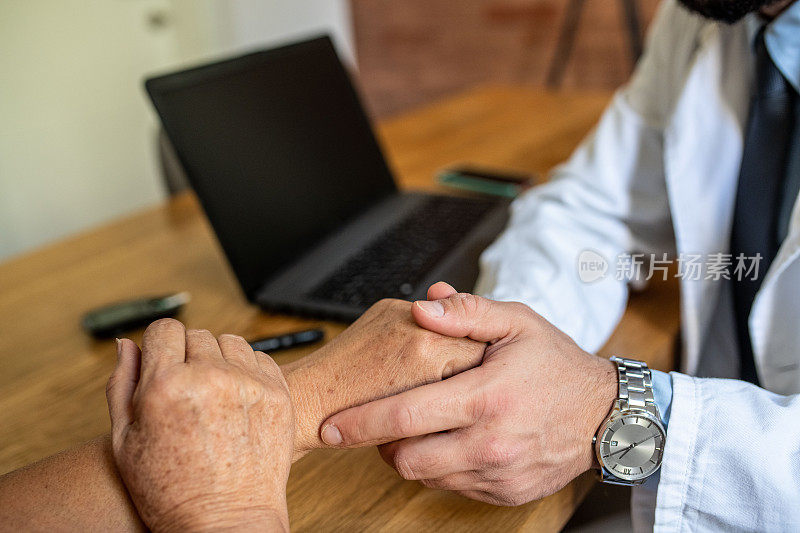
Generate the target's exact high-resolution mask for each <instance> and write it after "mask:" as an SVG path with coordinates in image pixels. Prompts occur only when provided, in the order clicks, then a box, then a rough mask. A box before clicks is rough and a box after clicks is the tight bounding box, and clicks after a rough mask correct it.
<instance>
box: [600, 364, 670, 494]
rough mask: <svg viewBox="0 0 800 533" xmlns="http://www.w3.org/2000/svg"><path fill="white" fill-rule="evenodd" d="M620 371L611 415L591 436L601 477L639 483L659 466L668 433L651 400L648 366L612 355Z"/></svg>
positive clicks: (610, 480) (613, 481)
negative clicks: (617, 389)
mask: <svg viewBox="0 0 800 533" xmlns="http://www.w3.org/2000/svg"><path fill="white" fill-rule="evenodd" d="M611 361H612V362H614V363H616V364H617V371H618V373H619V394H618V395H617V399H616V400H615V401H614V407H613V408H612V409H611V414H610V415H608V418H606V419H605V421H603V423H602V424H600V428H599V429H598V430H597V434H596V435H595V437H594V438H593V439H592V443H593V444H594V450H595V454H596V455H597V460H598V461H599V462H600V480H601V481H603V482H605V483H612V484H615V485H628V486H632V485H641V484H642V483H644V482H645V480H647V478H648V477H650V476H652V475H653V474H654V473H656V471H658V469H659V467H661V459H662V457H663V455H664V442H665V441H666V437H667V433H666V431H665V430H664V425H663V424H662V422H661V415H660V414H659V412H658V407H656V404H655V401H654V399H653V381H652V377H651V374H650V369H649V368H647V365H646V364H645V363H643V362H641V361H634V360H633V359H622V358H619V357H612V358H611Z"/></svg>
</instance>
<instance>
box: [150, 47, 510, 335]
mask: <svg viewBox="0 0 800 533" xmlns="http://www.w3.org/2000/svg"><path fill="white" fill-rule="evenodd" d="M146 88H147V92H148V93H149V95H150V97H151V98H152V100H153V103H154V105H155V108H156V110H157V112H158V114H159V115H160V117H161V120H162V123H163V126H164V130H165V131H166V134H167V136H168V137H169V139H170V141H171V142H172V144H173V146H174V147H175V151H176V153H177V155H178V158H179V159H180V162H181V164H182V165H183V167H184V169H185V171H186V175H187V177H188V179H189V182H190V183H191V185H192V187H193V188H194V190H195V191H196V193H197V195H198V197H199V199H200V202H201V203H202V205H203V208H204V210H205V212H206V214H207V215H208V218H209V220H210V221H211V224H212V225H213V227H214V230H215V231H216V234H217V237H218V238H219V240H220V243H221V244H222V247H223V249H224V250H225V253H226V255H227V257H228V260H229V261H230V264H231V266H232V267H233V270H234V272H235V273H236V276H237V278H238V280H239V283H240V284H241V286H242V289H243V290H244V292H245V294H246V295H247V297H248V299H249V300H250V301H253V302H256V303H257V304H259V305H260V306H262V307H263V308H264V309H266V310H271V311H279V312H289V313H295V314H301V315H306V316H314V317H320V318H334V319H340V320H346V321H351V320H354V319H355V318H357V317H358V316H359V315H360V314H361V313H362V312H364V310H366V309H367V308H368V307H369V306H370V305H371V304H373V303H375V302H376V301H378V300H379V299H381V298H387V297H390V298H403V299H419V298H424V297H425V293H426V289H427V288H428V286H429V285H430V284H431V283H433V282H436V281H438V280H446V281H448V282H450V283H452V284H453V285H454V286H455V287H456V288H458V289H459V290H465V291H468V290H471V289H472V285H473V284H474V282H475V278H476V277H477V272H478V256H479V254H480V252H481V251H482V250H483V249H484V248H485V247H486V246H487V245H488V244H489V243H490V242H491V241H492V240H493V239H494V238H495V236H496V235H497V234H498V233H499V232H500V230H501V229H502V228H503V226H504V225H505V222H506V217H507V206H508V204H507V201H503V200H497V199H493V198H482V197H481V198H477V197H476V198H470V197H454V196H439V195H431V194H423V193H416V192H410V193H408V192H400V191H398V190H397V187H396V185H395V182H394V179H393V178H392V173H391V171H390V170H389V168H388V166H387V164H386V161H385V159H384V157H383V155H382V154H381V150H380V147H379V146H378V143H377V141H376V139H375V136H374V134H373V132H372V129H371V126H370V123H369V120H368V119H367V116H366V114H365V113H364V110H363V108H362V106H361V104H360V102H359V99H358V96H357V94H356V91H355V90H354V88H353V85H352V83H351V81H350V78H349V76H348V73H347V71H346V70H345V68H344V66H343V65H342V63H341V62H340V60H339V58H338V57H337V55H336V51H335V50H334V47H333V44H332V42H331V40H330V39H329V38H328V37H321V38H317V39H313V40H310V41H304V42H300V43H296V44H292V45H289V46H284V47H281V48H276V49H273V50H266V51H260V52H255V53H251V54H247V55H244V56H241V57H237V58H233V59H229V60H225V61H221V62H217V63H213V64H209V65H205V66H201V67H199V68H193V69H190V70H186V71H183V72H177V73H174V74H169V75H166V76H160V77H156V78H152V79H149V80H147V82H146Z"/></svg>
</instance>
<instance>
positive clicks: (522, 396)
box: [322, 283, 617, 505]
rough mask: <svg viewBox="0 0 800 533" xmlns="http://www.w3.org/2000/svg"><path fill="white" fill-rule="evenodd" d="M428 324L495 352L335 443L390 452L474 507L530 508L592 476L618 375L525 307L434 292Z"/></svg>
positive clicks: (341, 430) (441, 289)
mask: <svg viewBox="0 0 800 533" xmlns="http://www.w3.org/2000/svg"><path fill="white" fill-rule="evenodd" d="M428 296H429V298H430V299H431V300H433V301H428V302H417V303H415V304H414V309H413V314H414V318H415V319H416V321H417V323H418V324H419V325H420V326H422V327H425V328H427V329H430V330H432V331H437V332H439V333H442V334H445V335H452V336H454V337H470V338H472V339H477V340H479V341H485V342H488V343H489V345H488V347H487V349H486V355H485V358H484V361H483V363H482V364H481V365H480V366H479V367H477V368H473V369H471V370H468V371H466V372H464V373H462V374H459V375H457V376H454V377H452V378H450V379H447V380H445V381H443V382H441V383H434V384H430V385H427V386H423V387H419V388H416V389H414V390H411V391H407V392H404V393H402V394H399V395H397V396H394V397H391V398H385V399H382V400H378V401H376V402H372V403H368V404H365V405H362V406H358V407H354V408H352V409H349V410H347V411H344V412H342V413H338V414H336V415H334V416H332V417H331V418H329V419H328V420H327V421H326V422H325V423H324V424H323V430H322V434H323V436H326V438H327V435H329V434H335V435H340V437H339V438H338V439H336V440H335V441H331V442H330V444H332V445H337V446H341V447H354V446H364V445H369V444H376V443H382V442H387V441H396V442H391V443H390V444H386V445H384V446H382V447H381V455H382V456H383V458H384V459H385V460H386V461H387V462H388V463H389V464H390V465H391V466H393V467H394V468H395V469H396V470H397V471H398V472H399V473H400V475H401V476H403V477H404V478H406V479H414V480H419V481H421V482H422V483H423V484H425V485H426V486H429V487H433V488H440V489H448V490H453V491H456V492H459V493H461V494H463V495H465V496H468V497H470V498H473V499H477V500H481V501H485V502H489V503H493V504H497V505H518V504H522V503H525V502H528V501H531V500H534V499H538V498H541V497H543V496H547V495H549V494H552V493H553V492H555V491H557V490H559V489H560V488H562V487H563V486H564V485H566V484H567V483H568V482H569V481H571V480H572V479H573V478H575V477H576V476H578V475H579V474H581V473H582V472H585V471H586V470H588V469H589V468H591V467H592V465H593V462H594V454H593V449H592V437H593V436H594V434H595V432H596V431H597V428H598V426H599V425H600V423H601V422H602V421H603V419H604V417H605V416H606V415H607V414H608V412H609V411H610V409H611V406H612V404H613V402H614V399H615V398H616V392H617V380H616V369H615V367H614V365H613V364H612V363H611V362H610V361H608V360H607V359H601V358H600V357H596V356H594V355H591V354H589V353H586V352H584V351H583V350H581V349H580V347H578V345H576V344H575V343H574V342H573V341H572V339H570V338H569V337H568V336H567V335H565V334H564V333H562V332H561V331H559V330H558V329H556V328H555V327H554V326H553V325H551V324H550V323H549V322H547V321H546V320H545V319H543V318H542V317H541V316H539V315H537V314H536V313H535V312H533V311H532V310H531V309H530V308H528V307H527V306H525V305H523V304H520V303H508V302H493V301H490V300H486V299H484V298H481V297H479V296H473V295H471V294H456V291H455V290H454V289H453V288H452V287H450V286H449V285H447V284H444V283H440V284H437V285H435V286H433V287H432V288H431V289H430V291H429V293H428Z"/></svg>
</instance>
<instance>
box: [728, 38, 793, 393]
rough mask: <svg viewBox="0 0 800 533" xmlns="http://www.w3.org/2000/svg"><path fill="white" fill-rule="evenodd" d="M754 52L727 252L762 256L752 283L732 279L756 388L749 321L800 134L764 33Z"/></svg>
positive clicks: (746, 365)
mask: <svg viewBox="0 0 800 533" xmlns="http://www.w3.org/2000/svg"><path fill="white" fill-rule="evenodd" d="M755 48H756V50H755V52H756V87H755V92H754V94H753V97H752V100H751V102H750V115H749V118H748V124H747V132H746V134H745V144H744V154H743V157H742V166H741V170H740V173H739V186H738V189H737V192H736V207H735V210H734V217H733V229H732V233H731V253H732V254H733V258H734V263H735V261H736V257H737V256H738V255H739V254H743V255H744V256H745V257H747V258H753V257H756V255H757V254H760V255H761V262H760V265H759V269H758V277H757V278H756V279H755V280H754V279H752V276H746V277H743V279H738V276H733V277H732V279H733V281H732V286H733V302H734V312H735V316H736V329H737V335H738V341H739V354H740V361H741V368H740V376H741V378H742V379H743V380H745V381H749V382H751V383H756V384H758V375H757V373H756V368H755V361H754V359H753V348H752V341H751V339H750V331H749V329H748V323H747V322H748V318H749V316H750V310H751V308H752V306H753V300H754V299H755V296H756V293H757V292H758V290H759V288H760V287H761V282H762V281H763V279H764V275H765V274H766V272H767V270H768V269H769V266H770V264H771V263H772V261H773V259H775V255H776V254H777V252H778V248H779V247H780V245H781V242H782V241H783V239H784V238H785V236H786V232H787V231H788V223H789V217H788V215H787V214H786V213H787V211H790V210H791V205H793V204H794V199H795V198H796V196H797V190H796V188H795V187H796V182H798V181H800V180H798V178H799V177H798V176H793V175H789V174H790V173H791V174H794V173H796V172H797V171H798V170H800V169H798V168H797V165H795V164H790V163H789V161H790V158H793V157H794V153H796V152H798V150H796V149H793V147H794V145H796V144H798V142H797V139H798V137H799V136H798V133H799V132H795V131H794V130H795V127H794V124H795V122H796V121H795V114H796V112H797V111H796V109H797V100H798V98H797V93H796V91H795V90H794V88H793V87H792V86H791V85H790V84H789V82H787V81H786V79H785V78H784V77H783V75H782V74H781V72H780V70H778V68H777V67H776V66H775V64H774V63H773V61H772V58H771V57H770V55H769V52H768V51H767V47H766V44H765V42H764V29H762V30H761V31H760V32H759V34H758V36H757V38H756V42H755ZM793 152H794V153H793ZM787 171H788V172H787ZM792 189H794V195H792ZM787 205H788V207H786V206H787Z"/></svg>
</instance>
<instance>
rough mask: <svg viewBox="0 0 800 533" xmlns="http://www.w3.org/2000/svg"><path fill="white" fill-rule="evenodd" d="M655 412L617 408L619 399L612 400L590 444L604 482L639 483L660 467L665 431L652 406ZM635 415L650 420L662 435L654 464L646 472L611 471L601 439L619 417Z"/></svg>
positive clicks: (629, 484)
mask: <svg viewBox="0 0 800 533" xmlns="http://www.w3.org/2000/svg"><path fill="white" fill-rule="evenodd" d="M654 410H655V412H651V411H650V410H649V409H640V408H629V409H626V410H625V411H622V410H620V409H619V400H617V401H616V402H614V409H613V410H612V413H611V414H610V415H609V416H608V418H606V420H605V421H604V422H603V423H602V424H601V425H600V428H599V429H598V431H597V435H596V436H595V437H594V438H593V439H592V444H594V453H595V456H596V457H597V462H598V464H600V480H601V481H602V482H604V483H611V484H614V485H626V486H632V485H641V484H642V483H644V482H645V481H646V480H647V478H649V477H650V476H652V475H653V474H655V473H656V472H658V470H659V469H660V468H661V462H662V460H663V458H664V448H663V442H665V441H666V437H667V431H666V429H665V428H664V424H663V423H662V422H661V417H660V416H659V413H658V409H657V408H654ZM631 416H636V417H640V418H646V419H647V420H648V421H650V422H652V423H653V424H654V425H655V426H656V427H657V428H658V430H659V432H660V433H661V436H662V447H661V448H660V449H658V452H659V453H658V455H657V459H656V466H655V468H653V469H652V470H651V471H649V472H648V473H647V474H644V475H642V474H633V473H631V474H630V475H626V474H623V473H618V472H616V471H615V472H614V473H612V472H611V471H610V470H609V469H608V468H606V464H605V462H604V460H603V457H602V453H601V451H602V444H603V441H605V440H607V439H606V437H609V436H610V431H611V428H612V427H613V426H614V425H615V423H616V422H617V421H618V420H620V419H621V418H626V417H631Z"/></svg>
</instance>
